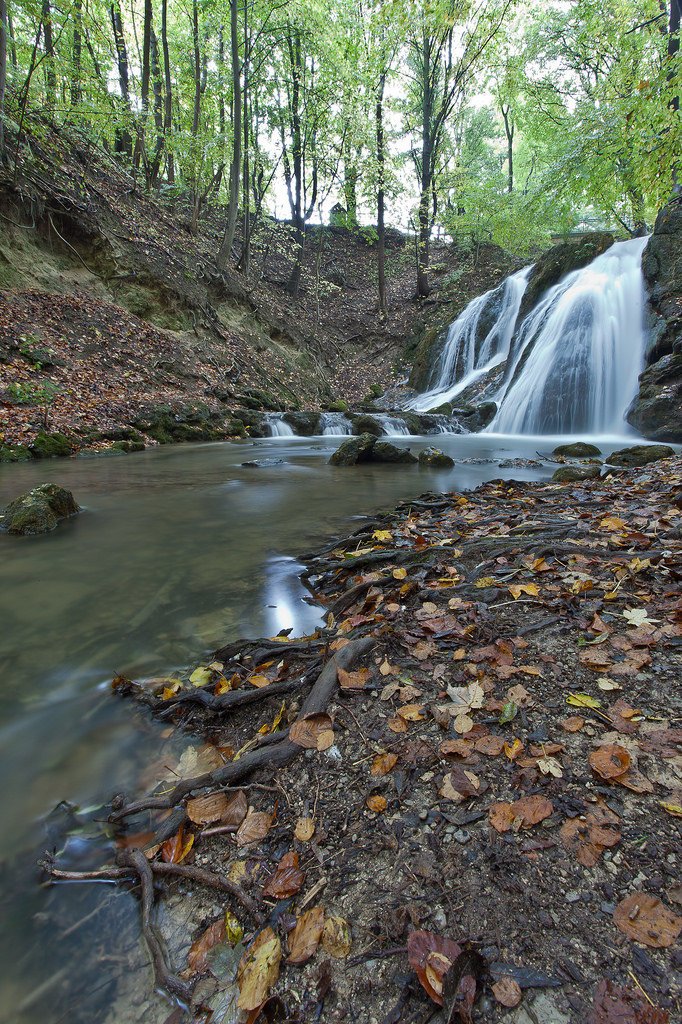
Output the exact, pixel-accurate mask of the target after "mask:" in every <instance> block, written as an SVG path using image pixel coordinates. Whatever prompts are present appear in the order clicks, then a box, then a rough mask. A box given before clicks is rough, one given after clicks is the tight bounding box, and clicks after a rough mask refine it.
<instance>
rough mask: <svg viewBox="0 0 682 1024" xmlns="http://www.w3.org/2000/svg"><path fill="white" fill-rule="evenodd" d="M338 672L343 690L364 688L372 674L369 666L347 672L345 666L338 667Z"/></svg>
mask: <svg viewBox="0 0 682 1024" xmlns="http://www.w3.org/2000/svg"><path fill="white" fill-rule="evenodd" d="M336 673H337V675H338V678H339V686H340V687H341V689H342V690H364V688H365V683H366V682H367V680H368V679H369V677H370V676H371V675H372V673H371V672H370V670H369V669H368V668H359V669H357V670H356V671H355V672H347V671H346V670H345V669H344V668H337V670H336Z"/></svg>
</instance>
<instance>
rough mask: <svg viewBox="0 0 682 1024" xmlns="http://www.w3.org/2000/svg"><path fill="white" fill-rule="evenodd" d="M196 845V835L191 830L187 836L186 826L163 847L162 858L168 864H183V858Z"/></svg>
mask: <svg viewBox="0 0 682 1024" xmlns="http://www.w3.org/2000/svg"><path fill="white" fill-rule="evenodd" d="M193 846H194V835H193V833H191V832H190V834H189V835H188V836H185V830H184V826H182V825H181V826H180V828H179V829H178V831H177V832H176V834H175V835H174V836H172V837H171V838H170V839H167V840H166V842H165V843H164V844H163V845H162V847H161V860H163V861H165V862H166V863H167V864H182V862H183V860H184V859H185V857H186V856H187V854H188V853H189V851H190V850H191V849H192V847H193Z"/></svg>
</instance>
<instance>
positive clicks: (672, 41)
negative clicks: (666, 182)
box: [668, 0, 682, 195]
mask: <svg viewBox="0 0 682 1024" xmlns="http://www.w3.org/2000/svg"><path fill="white" fill-rule="evenodd" d="M679 51H680V0H670V19H669V22H668V63H669V64H670V65H671V68H670V71H669V72H668V81H669V82H673V81H674V80H675V77H676V72H675V68H674V61H675V58H676V57H677V55H678V53H679ZM670 107H671V109H672V110H673V111H674V112H675V113H676V114H677V113H679V109H680V95H679V92H676V93H675V95H674V96H673V98H672V100H671V102H670ZM678 156H679V154H678ZM672 179H673V194H674V195H679V194H680V193H681V192H682V182H681V181H680V163H679V160H676V161H675V162H674V163H673V170H672Z"/></svg>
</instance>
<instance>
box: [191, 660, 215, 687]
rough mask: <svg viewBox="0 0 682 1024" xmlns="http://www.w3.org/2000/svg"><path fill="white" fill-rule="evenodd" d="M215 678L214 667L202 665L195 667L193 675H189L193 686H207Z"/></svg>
mask: <svg viewBox="0 0 682 1024" xmlns="http://www.w3.org/2000/svg"><path fill="white" fill-rule="evenodd" d="M212 680H213V669H210V668H208V667H206V666H205V665H201V666H200V667H199V668H195V669H194V672H192V675H191V676H190V677H189V681H190V683H191V684H192V686H207V685H208V684H209V683H210V682H212Z"/></svg>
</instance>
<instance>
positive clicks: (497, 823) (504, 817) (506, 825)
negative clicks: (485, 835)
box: [488, 800, 515, 832]
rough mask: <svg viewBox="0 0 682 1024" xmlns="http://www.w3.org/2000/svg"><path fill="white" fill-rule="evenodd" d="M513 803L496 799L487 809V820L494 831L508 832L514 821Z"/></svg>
mask: <svg viewBox="0 0 682 1024" xmlns="http://www.w3.org/2000/svg"><path fill="white" fill-rule="evenodd" d="M514 817H515V815H514V805H513V804H510V803H507V802H506V801H504V800H498V801H497V803H494V804H492V805H491V807H490V810H489V811H488V820H489V821H490V824H491V825H492V827H493V828H494V829H495V831H496V832H508V831H509V830H510V828H511V827H512V825H513V823H514Z"/></svg>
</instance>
